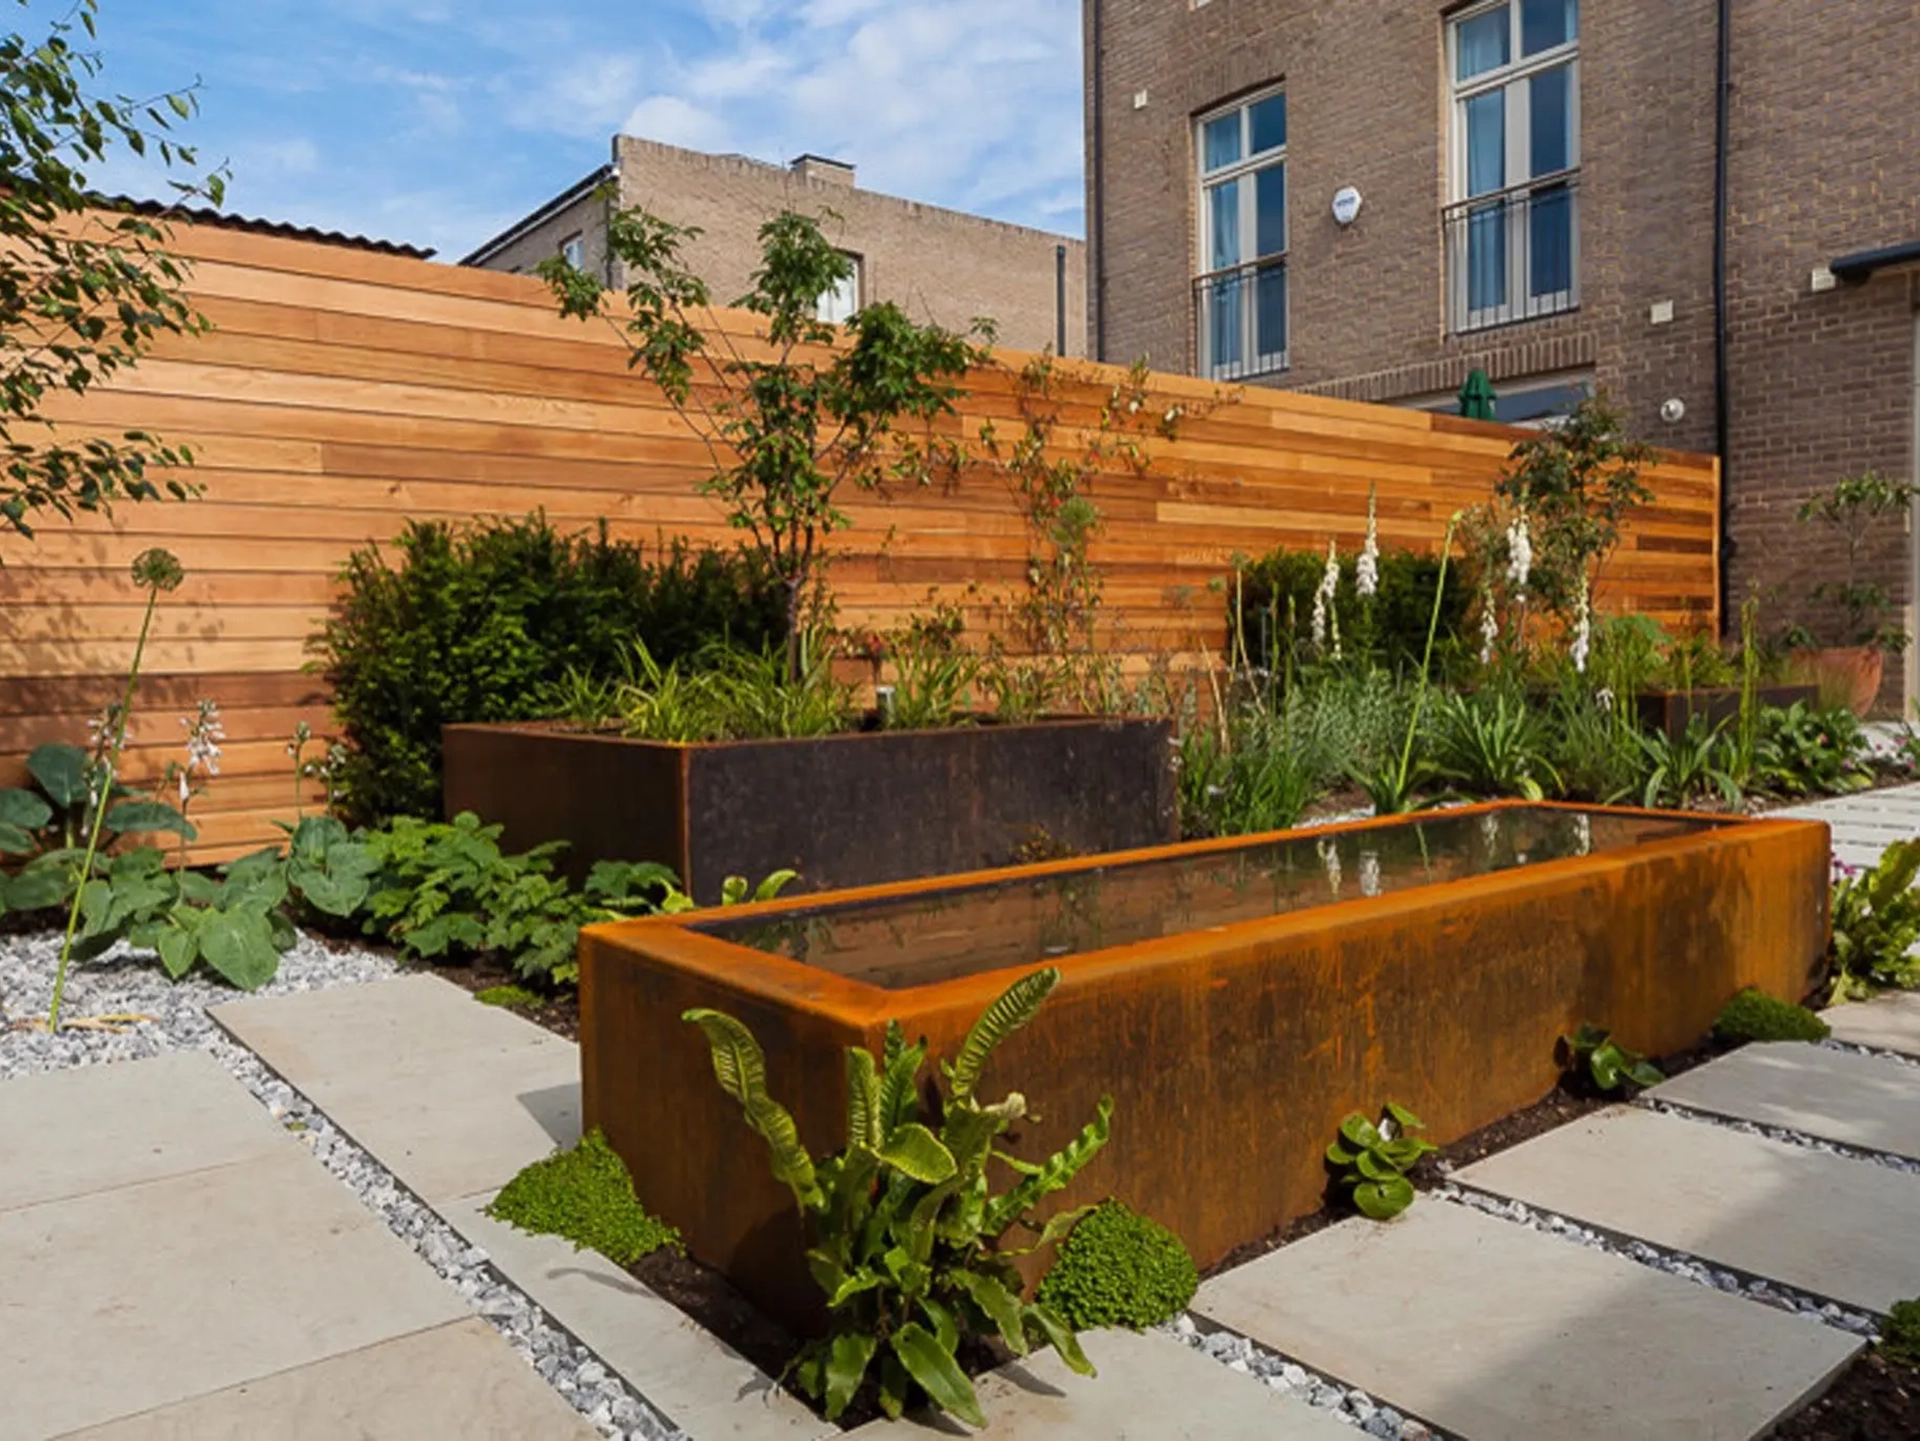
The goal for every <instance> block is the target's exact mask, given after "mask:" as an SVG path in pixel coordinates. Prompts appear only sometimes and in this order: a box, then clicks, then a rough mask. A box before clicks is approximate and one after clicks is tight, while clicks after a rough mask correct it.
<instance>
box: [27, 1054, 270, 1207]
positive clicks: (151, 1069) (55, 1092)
mask: <svg viewBox="0 0 1920 1441" xmlns="http://www.w3.org/2000/svg"><path fill="white" fill-rule="evenodd" d="M286 1144H287V1134H286V1132H285V1131H283V1130H281V1128H280V1127H278V1126H276V1125H275V1124H274V1123H273V1120H272V1119H271V1118H270V1117H269V1116H268V1115H267V1113H266V1112H265V1111H264V1110H262V1109H261V1108H260V1106H259V1105H258V1103H256V1102H255V1101H254V1100H253V1098H252V1097H251V1096H249V1095H248V1094H247V1093H246V1092H245V1091H244V1090H242V1089H241V1088H240V1087H239V1086H237V1085H235V1084H234V1081H233V1077H232V1076H230V1075H228V1074H227V1071H226V1068H225V1067H223V1066H222V1065H221V1064H220V1063H219V1062H218V1061H216V1060H215V1059H214V1058H213V1057H212V1056H210V1055H208V1054H207V1053H206V1052H204V1051H174V1052H172V1053H170V1054H168V1055H164V1056H155V1057H153V1058H152V1059H150V1060H143V1061H127V1062H123V1063H120V1064H116V1065H111V1066H81V1067H79V1068H77V1069H74V1070H67V1071H52V1072H48V1073H46V1074H44V1075H37V1076H26V1077H23V1078H21V1079H19V1080H13V1081H7V1082H5V1083H4V1084H3V1085H0V1157H4V1158H5V1160H4V1163H0V1211H6V1210H11V1209H13V1208H15V1207H18V1206H33V1205H38V1204H40V1203H41V1202H44V1201H57V1200H60V1199H61V1198H63V1197H66V1196H84V1195H86V1194H87V1193H89V1192H92V1191H102V1190H107V1189H109V1188H111V1187H114V1186H129V1185H136V1184H138V1183H140V1182H142V1181H157V1180H159V1179H160V1178H162V1177H164V1176H178V1175H182V1174H184V1173H186V1172H188V1171H198V1170H204V1169H206V1168H207V1167H209V1166H224V1165H228V1164H230V1163H232V1162H234V1161H246V1160H251V1159H254V1158H255V1157H259V1156H267V1155H272V1154H274V1153H275V1152H276V1151H278V1150H279V1149H281V1148H283V1147H285V1146H286Z"/></svg>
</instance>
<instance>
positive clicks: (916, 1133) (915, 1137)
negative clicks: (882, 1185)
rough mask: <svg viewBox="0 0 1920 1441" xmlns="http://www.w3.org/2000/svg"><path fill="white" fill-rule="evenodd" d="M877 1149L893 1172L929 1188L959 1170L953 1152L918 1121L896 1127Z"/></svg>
mask: <svg viewBox="0 0 1920 1441" xmlns="http://www.w3.org/2000/svg"><path fill="white" fill-rule="evenodd" d="M876 1149H877V1150H878V1152H879V1155H880V1159H881V1160H882V1161H885V1162H886V1163H887V1164H888V1165H889V1166H891V1167H893V1168H894V1170H896V1171H899V1172H901V1173H902V1174H903V1175H907V1176H911V1177H913V1179H914V1180H916V1181H919V1182H921V1183H923V1184H925V1185H929V1186H937V1185H939V1184H940V1183H941V1182H942V1181H944V1180H946V1179H947V1178H948V1177H949V1176H951V1175H953V1173H954V1171H955V1170H956V1169H957V1167H956V1166H955V1164H954V1160H953V1152H951V1151H949V1150H948V1149H947V1148H946V1147H945V1146H943V1145H941V1144H940V1138H939V1137H938V1136H936V1135H934V1134H933V1132H931V1131H929V1130H928V1129H927V1128H926V1127H925V1126H923V1125H921V1124H920V1123H919V1122H918V1121H912V1122H909V1123H908V1124H907V1125H904V1126H900V1127H897V1128H896V1129H895V1130H894V1131H893V1133H892V1134H891V1135H889V1136H888V1137H887V1138H886V1139H885V1140H884V1141H882V1142H881V1143H880V1145H879V1146H878V1147H877V1148H876Z"/></svg>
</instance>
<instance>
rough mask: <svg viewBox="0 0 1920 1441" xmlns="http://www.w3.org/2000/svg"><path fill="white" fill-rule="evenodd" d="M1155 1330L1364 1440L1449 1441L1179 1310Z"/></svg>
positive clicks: (1365, 1396) (1439, 1432)
mask: <svg viewBox="0 0 1920 1441" xmlns="http://www.w3.org/2000/svg"><path fill="white" fill-rule="evenodd" d="M1154 1329H1155V1330H1156V1331H1158V1332H1159V1333H1160V1334H1162V1335H1165V1336H1171V1337H1173V1338H1174V1339H1175V1340H1177V1341H1180V1342H1183V1343H1184V1344H1186V1345H1188V1346H1191V1347H1192V1348H1193V1349H1194V1350H1196V1351H1198V1352H1200V1353H1201V1354H1202V1355H1204V1356H1211V1357H1212V1358H1213V1359H1214V1360H1216V1361H1218V1362H1219V1363H1220V1364H1221V1365H1222V1366H1225V1367H1226V1368H1227V1369H1228V1370H1229V1371H1238V1372H1239V1373H1240V1374H1241V1375H1243V1376H1254V1377H1257V1378H1259V1379H1260V1380H1261V1381H1263V1382H1265V1383H1266V1385H1267V1386H1268V1387H1269V1388H1270V1389H1271V1390H1274V1391H1279V1392H1281V1393H1282V1394H1283V1395H1288V1396H1292V1397H1293V1398H1294V1399H1295V1400H1298V1401H1303V1402H1305V1403H1306V1404H1307V1405H1309V1406H1311V1407H1313V1408H1314V1409H1315V1410H1317V1411H1322V1412H1325V1413H1326V1414H1327V1415H1329V1416H1331V1417H1332V1418H1333V1419H1334V1420H1336V1421H1344V1422H1346V1424H1347V1425H1349V1426H1352V1427H1355V1428H1356V1429H1357V1430H1358V1431H1359V1432H1360V1433H1361V1434H1362V1435H1364V1436H1377V1437H1380V1438H1381V1441H1453V1438H1452V1437H1451V1436H1450V1434H1449V1433H1448V1432H1445V1431H1442V1430H1440V1429H1439V1428H1438V1427H1437V1426H1433V1425H1430V1424H1428V1423H1427V1422H1425V1421H1422V1420H1420V1419H1418V1418H1417V1417H1413V1416H1408V1415H1407V1414H1405V1413H1404V1412H1402V1411H1398V1410H1395V1409H1394V1408H1393V1407H1392V1406H1389V1405H1387V1404H1386V1403H1384V1402H1382V1401H1376V1400H1375V1399H1374V1398H1373V1397H1372V1396H1370V1395H1368V1394H1367V1393H1366V1392H1365V1391H1359V1390H1355V1389H1354V1388H1352V1387H1350V1386H1344V1385H1342V1384H1341V1383H1340V1382H1338V1381H1335V1380H1333V1379H1331V1378H1330V1377H1328V1376H1326V1375H1324V1374H1322V1373H1321V1372H1319V1371H1315V1370H1313V1369H1311V1368H1310V1367H1306V1366H1302V1365H1301V1364H1300V1363H1299V1362H1298V1361H1295V1360H1294V1359H1293V1358H1292V1357H1290V1356H1286V1355H1284V1354H1282V1353H1281V1352H1279V1351H1275V1350H1273V1349H1272V1348H1271V1347H1268V1346H1263V1345H1261V1344H1260V1343H1259V1342H1257V1341H1255V1340H1253V1339H1251V1338H1250V1337H1247V1336H1242V1335H1241V1334H1240V1333H1239V1332H1238V1331H1233V1330H1229V1329H1228V1328H1227V1327H1225V1326H1222V1325H1220V1324H1218V1323H1217V1322H1214V1321H1209V1320H1207V1319H1206V1318H1204V1317H1195V1316H1194V1315H1193V1314H1192V1313H1191V1312H1185V1311H1183V1312H1181V1313H1180V1314H1179V1315H1178V1316H1176V1317H1174V1318H1173V1320H1171V1321H1169V1322H1167V1323H1166V1324H1165V1325H1163V1326H1156V1327H1155V1328H1154Z"/></svg>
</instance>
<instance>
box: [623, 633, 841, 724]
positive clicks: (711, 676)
mask: <svg viewBox="0 0 1920 1441" xmlns="http://www.w3.org/2000/svg"><path fill="white" fill-rule="evenodd" d="M630 654H631V665H630V667H629V670H628V675H627V678H626V679H625V680H623V681H621V682H620V683H619V684H618V685H616V686H615V687H614V688H613V693H612V703H611V710H612V712H613V714H614V716H615V717H616V718H617V719H618V721H619V723H620V726H621V730H622V733H623V734H625V735H628V736H632V737H635V738H636V739H641V740H656V741H680V742H688V741H723V740H771V739H777V738H787V739H790V738H793V737H797V736H820V735H833V734H835V733H836V732H839V731H844V730H850V729H851V728H852V727H853V724H854V722H855V720H856V716H855V714H854V709H853V692H852V690H851V689H850V688H849V687H847V686H844V685H842V684H840V682H838V681H837V680H835V679H834V676H833V658H832V656H831V655H829V654H827V653H825V652H822V653H820V654H818V655H815V656H814V657H812V658H811V659H803V660H802V661H801V665H800V670H799V672H798V674H797V675H795V676H791V677H790V676H789V673H788V670H787V664H786V661H785V660H784V659H783V658H782V657H781V656H779V655H777V654H775V653H774V652H773V651H759V652H751V651H743V650H738V649H735V648H733V647H730V646H709V647H706V648H705V649H702V650H701V651H699V652H698V653H697V654H696V655H695V656H694V657H693V658H692V660H691V662H682V661H672V662H669V663H668V664H666V665H662V664H660V662H658V661H657V660H655V659H654V657H653V654H652V652H651V651H649V650H648V649H647V646H646V643H645V642H644V641H635V642H634V645H633V648H632V651H631V653H630Z"/></svg>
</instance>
